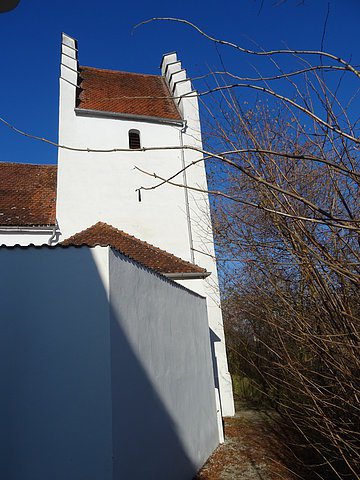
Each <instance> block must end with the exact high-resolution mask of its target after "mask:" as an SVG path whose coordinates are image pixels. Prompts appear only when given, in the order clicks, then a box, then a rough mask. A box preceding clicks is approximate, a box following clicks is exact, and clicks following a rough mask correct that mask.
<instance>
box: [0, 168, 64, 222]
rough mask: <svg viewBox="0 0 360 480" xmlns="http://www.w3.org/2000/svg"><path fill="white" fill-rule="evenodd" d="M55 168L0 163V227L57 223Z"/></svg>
mask: <svg viewBox="0 0 360 480" xmlns="http://www.w3.org/2000/svg"><path fill="white" fill-rule="evenodd" d="M56 180H57V166H56V165H33V164H25V163H5V162H3V163H2V162H0V226H6V227H12V226H50V225H54V224H55V221H56V212H55V210H56Z"/></svg>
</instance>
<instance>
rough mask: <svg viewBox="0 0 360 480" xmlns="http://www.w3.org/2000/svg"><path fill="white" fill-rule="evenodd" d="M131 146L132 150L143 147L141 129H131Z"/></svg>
mask: <svg viewBox="0 0 360 480" xmlns="http://www.w3.org/2000/svg"><path fill="white" fill-rule="evenodd" d="M129 148H131V149H132V150H135V149H137V148H141V143H140V132H139V130H129Z"/></svg>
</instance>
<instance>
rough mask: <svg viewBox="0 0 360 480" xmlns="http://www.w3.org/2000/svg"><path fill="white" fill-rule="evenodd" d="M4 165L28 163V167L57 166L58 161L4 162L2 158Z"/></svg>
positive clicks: (0, 163) (0, 164) (1, 163)
mask: <svg viewBox="0 0 360 480" xmlns="http://www.w3.org/2000/svg"><path fill="white" fill-rule="evenodd" d="M2 165H26V166H27V167H56V168H57V163H23V162H4V161H2V160H0V166H2Z"/></svg>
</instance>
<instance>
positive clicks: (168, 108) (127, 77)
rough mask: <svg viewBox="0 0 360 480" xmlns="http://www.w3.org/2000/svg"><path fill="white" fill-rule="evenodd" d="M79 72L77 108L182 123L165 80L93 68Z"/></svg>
mask: <svg viewBox="0 0 360 480" xmlns="http://www.w3.org/2000/svg"><path fill="white" fill-rule="evenodd" d="M79 69H80V74H79V76H80V78H79V87H80V88H79V93H78V97H77V107H78V108H83V109H88V110H98V111H102V112H114V113H124V114H131V115H144V116H149V117H159V118H166V119H171V120H181V116H180V113H179V111H178V109H177V107H176V105H175V102H174V100H173V99H172V98H170V92H169V89H168V86H167V84H166V82H165V80H164V78H163V77H161V76H159V75H143V74H139V73H128V72H118V71H114V70H101V69H98V68H92V67H79ZM136 97H149V98H136ZM154 97H158V98H154ZM159 97H164V98H159Z"/></svg>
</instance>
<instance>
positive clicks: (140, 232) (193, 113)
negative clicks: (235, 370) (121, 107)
mask: <svg viewBox="0 0 360 480" xmlns="http://www.w3.org/2000/svg"><path fill="white" fill-rule="evenodd" d="M77 71H78V62H77V46H76V42H75V41H74V40H73V39H71V38H70V37H68V36H66V35H64V36H63V42H62V59H61V77H60V110H59V144H60V145H66V146H70V147H74V148H77V149H78V148H80V149H87V148H89V149H91V150H107V149H113V148H120V149H127V148H128V131H129V130H130V129H137V130H139V131H140V135H141V144H142V147H147V148H148V147H181V146H182V145H194V146H195V147H198V148H201V147H202V142H201V131H200V119H199V109H198V102H197V98H196V96H195V95H194V94H191V90H192V86H191V82H190V81H189V80H186V72H185V71H184V70H183V69H182V68H181V63H180V62H179V61H178V60H177V57H176V54H170V55H166V56H164V57H163V61H162V74H163V75H164V76H165V78H166V80H167V82H168V84H169V87H170V88H171V90H172V93H173V94H174V96H175V97H181V96H183V95H185V96H183V97H181V98H179V99H178V102H179V110H180V111H181V113H182V116H183V118H184V119H185V121H184V122H183V123H182V122H176V121H171V120H169V121H166V122H160V121H155V120H154V121H150V120H146V119H144V118H141V117H139V118H138V119H137V120H135V119H134V118H126V117H124V116H122V115H118V116H117V115H116V114H114V115H111V116H110V115H107V114H106V113H101V112H89V111H86V112H85V111H83V112H81V111H80V110H76V109H75V100H76V88H77V81H78V74H77ZM199 156H200V154H199V153H198V152H195V151H191V150H182V149H181V148H178V149H173V150H171V149H170V150H166V149H164V150H160V149H159V150H149V151H143V152H139V151H126V152H113V153H104V152H87V151H85V152H79V151H74V150H69V149H62V148H60V149H59V158H58V195H57V220H58V223H59V228H60V231H61V237H60V240H61V239H65V238H67V237H69V236H71V235H73V234H74V233H77V232H79V231H81V230H83V229H85V228H87V227H89V226H91V225H93V224H95V223H96V222H98V221H103V222H106V223H109V224H111V225H113V226H114V227H116V228H119V229H121V230H124V231H126V232H127V233H129V234H132V235H135V236H136V237H138V238H140V239H142V240H145V241H147V242H149V243H152V244H154V245H156V246H158V247H160V248H163V249H164V250H167V251H168V252H170V253H173V254H175V255H177V256H179V257H181V258H183V259H184V260H188V261H193V262H195V263H197V264H198V265H200V266H202V267H204V268H206V269H207V270H208V271H211V272H212V275H211V276H210V277H209V279H208V280H200V281H197V282H194V281H193V282H192V284H194V290H196V291H198V292H199V293H204V294H205V296H206V297H207V304H208V314H209V326H210V328H211V329H212V330H213V332H214V333H215V335H216V337H217V338H218V340H217V341H216V342H215V352H214V355H215V356H216V363H217V370H218V387H219V391H220V399H221V405H222V414H223V416H228V415H233V413H234V404H233V397H232V386H231V379H230V375H229V373H228V365H227V357H226V351H225V340H224V330H223V321H222V315H221V309H220V306H219V304H220V300H219V299H220V297H219V291H218V280H217V272H216V264H215V261H214V244H213V238H212V230H211V227H210V213H209V202H208V197H207V194H204V193H199V192H192V191H190V190H186V189H183V188H178V187H174V186H171V185H162V186H161V187H159V188H158V189H156V190H150V191H142V192H141V202H140V201H139V198H138V193H137V192H136V189H138V188H139V187H141V186H144V187H146V186H152V185H154V184H156V183H158V182H159V180H155V179H154V178H153V177H149V176H146V175H145V174H144V173H141V172H140V171H139V170H137V169H136V168H135V167H138V168H140V169H142V170H145V171H148V172H151V173H156V174H157V175H159V176H160V177H163V178H168V177H170V176H171V175H173V174H174V173H175V172H176V171H180V170H181V169H182V168H183V167H184V166H186V165H188V164H189V163H190V162H192V161H193V160H197V159H199ZM174 181H175V182H176V183H180V184H183V183H187V184H188V185H189V186H196V187H200V188H203V189H205V190H206V188H207V183H206V173H205V167H204V164H203V162H201V163H198V164H197V165H196V166H193V167H191V168H189V169H187V170H186V174H185V175H184V174H183V173H181V174H180V175H178V176H177V177H176V178H175V179H174ZM199 251H200V252H201V251H204V252H205V253H206V255H204V254H201V253H199ZM187 286H189V284H187Z"/></svg>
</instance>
